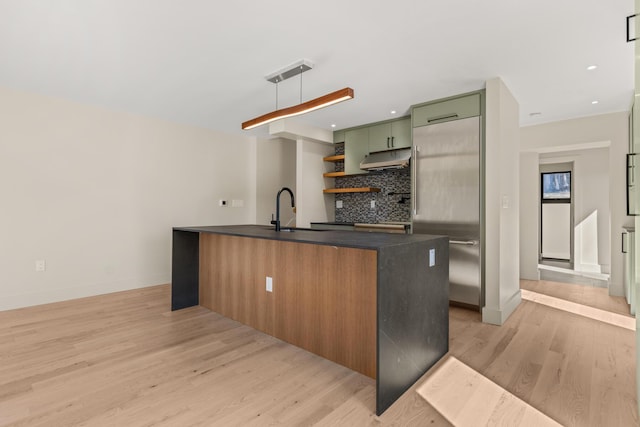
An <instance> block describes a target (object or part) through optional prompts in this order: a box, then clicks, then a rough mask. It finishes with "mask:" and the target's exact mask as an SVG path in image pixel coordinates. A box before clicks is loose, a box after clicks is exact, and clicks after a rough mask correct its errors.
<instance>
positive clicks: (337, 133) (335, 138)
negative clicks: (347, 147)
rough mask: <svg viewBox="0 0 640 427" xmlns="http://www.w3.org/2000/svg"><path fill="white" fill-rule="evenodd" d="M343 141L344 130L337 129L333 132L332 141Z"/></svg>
mask: <svg viewBox="0 0 640 427" xmlns="http://www.w3.org/2000/svg"><path fill="white" fill-rule="evenodd" d="M338 142H344V130H337V131H334V132H333V143H334V144H336V143H338Z"/></svg>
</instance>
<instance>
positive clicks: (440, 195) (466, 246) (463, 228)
mask: <svg viewBox="0 0 640 427" xmlns="http://www.w3.org/2000/svg"><path fill="white" fill-rule="evenodd" d="M480 123H481V122H480V117H470V118H465V119H460V120H453V121H448V122H445V123H438V124H431V125H427V126H422V127H416V128H414V129H413V150H414V151H413V153H412V154H413V160H412V167H413V171H412V172H413V177H412V192H413V204H414V205H413V220H412V232H413V233H421V234H440V235H447V236H449V300H450V301H454V302H457V303H461V304H464V305H469V306H474V307H481V306H482V304H483V302H482V299H483V298H484V295H483V292H482V289H481V244H480V243H481V242H480V132H481V127H480Z"/></svg>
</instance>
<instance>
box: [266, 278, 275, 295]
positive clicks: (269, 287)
mask: <svg viewBox="0 0 640 427" xmlns="http://www.w3.org/2000/svg"><path fill="white" fill-rule="evenodd" d="M266 284H267V292H273V277H269V276H267V281H266Z"/></svg>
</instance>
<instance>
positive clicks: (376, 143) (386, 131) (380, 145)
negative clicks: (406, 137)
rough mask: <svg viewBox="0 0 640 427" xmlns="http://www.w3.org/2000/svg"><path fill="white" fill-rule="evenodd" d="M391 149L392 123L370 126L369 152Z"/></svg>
mask: <svg viewBox="0 0 640 427" xmlns="http://www.w3.org/2000/svg"><path fill="white" fill-rule="evenodd" d="M390 149H391V123H381V124H379V125H373V126H369V152H370V153H375V152H376V151H385V150H390Z"/></svg>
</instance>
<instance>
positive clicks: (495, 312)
mask: <svg viewBox="0 0 640 427" xmlns="http://www.w3.org/2000/svg"><path fill="white" fill-rule="evenodd" d="M520 302H522V295H521V292H520V289H518V291H517V292H516V293H515V294H513V295H512V296H511V298H509V299H508V300H507V301H506V302H505V303H504V304H502V307H498V308H495V307H482V322H484V323H490V324H492V325H498V326H502V325H503V324H504V322H506V321H507V319H508V318H509V316H511V314H512V313H513V312H514V311H515V309H516V308H517V307H518V305H519V304H520Z"/></svg>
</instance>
